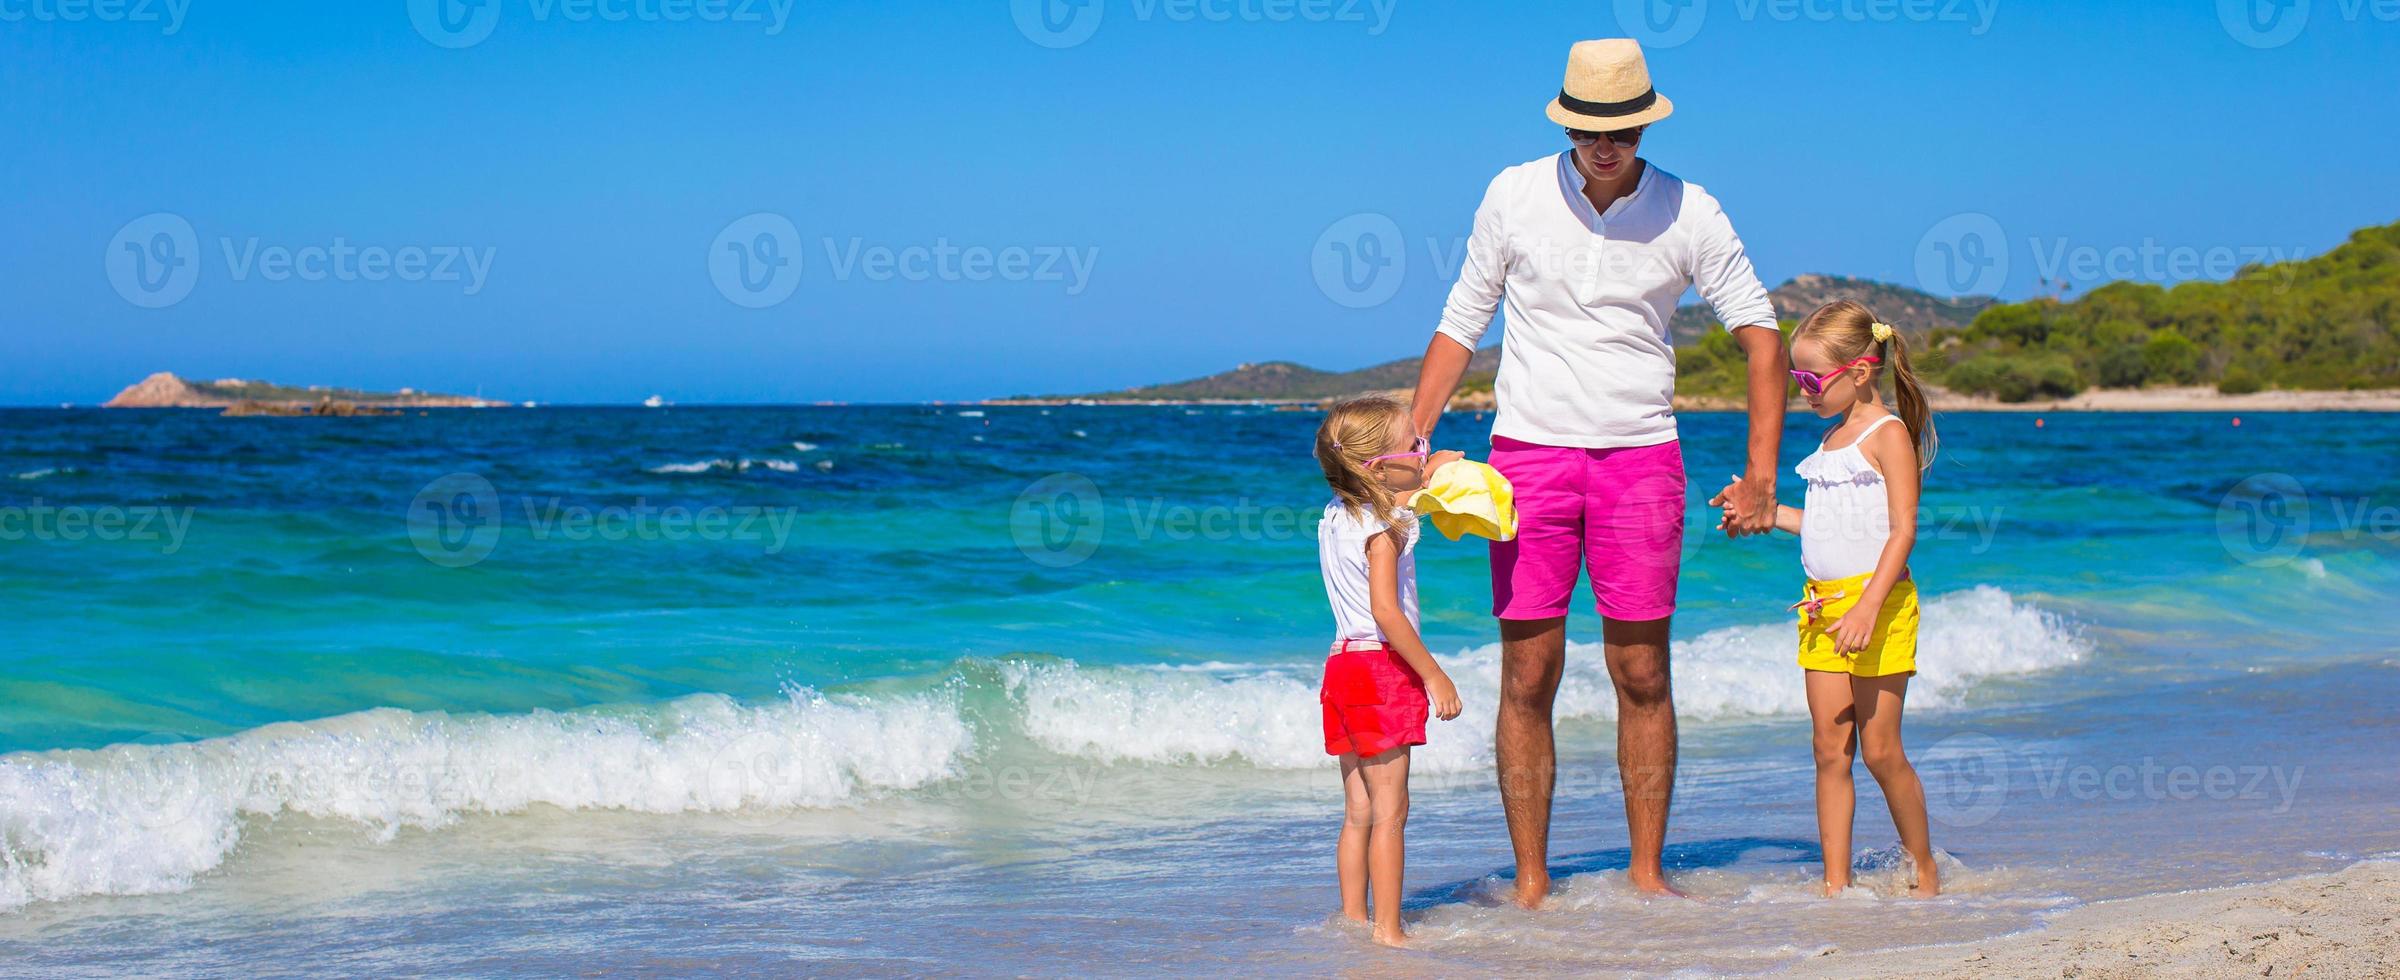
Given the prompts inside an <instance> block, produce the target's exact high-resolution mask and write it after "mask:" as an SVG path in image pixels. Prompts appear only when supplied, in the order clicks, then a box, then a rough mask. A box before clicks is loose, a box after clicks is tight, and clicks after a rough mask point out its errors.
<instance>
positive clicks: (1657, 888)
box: [1626, 871, 1691, 898]
mask: <svg viewBox="0 0 2400 980" xmlns="http://www.w3.org/2000/svg"><path fill="white" fill-rule="evenodd" d="M1626 877H1627V878H1628V879H1630V880H1631V881H1632V882H1633V887H1634V889H1635V890H1637V891H1640V892H1641V893H1642V894H1644V895H1661V896H1665V897H1667V898H1690V897H1691V896H1690V895H1686V894H1684V893H1682V892H1680V891H1677V890H1675V886H1673V885H1670V884H1667V876H1666V875H1663V874H1658V873H1655V872H1639V871H1635V872H1628V873H1627V875H1626Z"/></svg>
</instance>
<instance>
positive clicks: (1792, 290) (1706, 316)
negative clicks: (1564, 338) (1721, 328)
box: [1667, 272, 1998, 347]
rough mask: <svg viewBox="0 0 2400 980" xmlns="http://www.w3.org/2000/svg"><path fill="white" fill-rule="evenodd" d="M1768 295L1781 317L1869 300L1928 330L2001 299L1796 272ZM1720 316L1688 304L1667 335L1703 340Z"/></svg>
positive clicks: (1961, 320) (1966, 318) (1886, 313)
mask: <svg viewBox="0 0 2400 980" xmlns="http://www.w3.org/2000/svg"><path fill="white" fill-rule="evenodd" d="M1767 299H1768V301H1769V302H1772V303H1774V304H1775V317H1776V319H1779V320H1798V319H1800V318H1802V317H1805V316H1807V315H1809V314H1810V313H1814V312H1816V309H1817V307H1820V306H1823V305H1825V304H1827V303H1831V302H1833V301H1835V300H1843V299H1846V300H1850V301H1851V302H1854V303H1863V304H1866V307H1867V308H1868V309H1870V310H1874V311H1875V315H1876V316H1879V317H1882V318H1883V319H1884V320H1885V321H1886V322H1889V323H1893V324H1896V325H1899V326H1902V327H1906V328H1908V329H1910V330H1914V331H1918V332H1923V331H1927V330H1931V329H1934V328H1936V327H1963V326H1966V325H1967V324H1969V323H1972V322H1974V320H1975V315H1976V314H1978V313H1981V312H1983V311H1984V310H1986V309H1989V308H1991V307H1992V305H1993V304H1995V303H1997V302H1998V301H1997V300H1995V299H1993V298H1992V297H1989V296H1962V297H1959V298H1958V299H1955V300H1948V299H1943V298H1941V297H1939V296H1935V295H1933V294H1931V293H1927V292H1924V291H1921V290H1916V289H1910V288H1908V287H1906V286H1895V285H1892V284H1891V283H1888V282H1877V281H1875V280H1873V279H1853V278H1851V277H1849V276H1826V275H1818V274H1816V273H1813V272H1812V273H1809V274H1807V275H1801V276H1794V277H1793V278H1792V280H1791V281H1790V282H1787V283H1784V284H1783V285H1781V286H1777V287H1775V288H1774V289H1771V290H1768V291H1767ZM1717 326H1718V325H1717V314H1716V311H1715V310H1712V309H1710V308H1709V306H1708V304H1706V303H1690V304H1686V305H1684V306H1683V307H1681V308H1680V309H1677V310H1676V311H1675V316H1674V317H1673V318H1672V319H1670V320H1668V321H1667V333H1668V335H1669V336H1671V337H1673V338H1674V339H1675V345H1676V346H1678V347H1681V346H1683V345H1685V344H1689V343H1692V342H1693V341H1696V340H1699V339H1700V338H1701V337H1702V336H1703V335H1705V334H1707V333H1708V332H1709V331H1711V330H1715V329H1717Z"/></svg>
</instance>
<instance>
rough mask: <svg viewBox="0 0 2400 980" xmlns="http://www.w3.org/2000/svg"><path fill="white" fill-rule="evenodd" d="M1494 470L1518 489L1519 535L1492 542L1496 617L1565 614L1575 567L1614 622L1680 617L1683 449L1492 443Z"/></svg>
mask: <svg viewBox="0 0 2400 980" xmlns="http://www.w3.org/2000/svg"><path fill="white" fill-rule="evenodd" d="M1492 468H1493V469H1496V470H1499V471H1500V475H1502V476H1505V477H1508V482H1509V483H1510V485H1512V486H1514V487H1515V488H1516V492H1517V538H1516V540H1514V541H1495V542H1493V543H1492V615H1494V616H1497V617H1499V618H1501V619H1552V618H1556V617H1559V616H1564V615H1566V614H1567V604H1568V602H1569V601H1570V600H1571V599H1572V598H1573V597H1574V594H1575V574H1576V569H1577V566H1579V565H1580V566H1582V567H1583V568H1585V569H1589V570H1590V571H1591V573H1592V602H1593V605H1595V606H1596V607H1598V609H1599V611H1600V615H1602V616H1605V617H1607V618H1609V619H1617V620H1627V621H1640V620H1650V619H1665V618H1667V617H1668V616H1670V615H1673V614H1674V612H1675V576H1676V574H1677V572H1679V571H1680V570H1681V566H1682V563H1683V505H1684V477H1683V445H1682V444H1681V443H1679V442H1662V443H1659V444H1658V445H1655V446H1631V447H1626V448H1621V449H1575V448H1571V447H1564V446H1543V445H1537V444H1535V443H1530V442H1518V441H1517V440H1515V439H1509V438H1505V437H1501V436H1494V437H1492Z"/></svg>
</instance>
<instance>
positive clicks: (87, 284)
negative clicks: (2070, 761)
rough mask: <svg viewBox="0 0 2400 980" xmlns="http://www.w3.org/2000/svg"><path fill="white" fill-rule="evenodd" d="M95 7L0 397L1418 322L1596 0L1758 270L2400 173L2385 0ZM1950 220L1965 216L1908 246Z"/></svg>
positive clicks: (991, 371) (2275, 229) (2399, 111)
mask: <svg viewBox="0 0 2400 980" xmlns="http://www.w3.org/2000/svg"><path fill="white" fill-rule="evenodd" d="M125 2H126V3H127V4H128V5H129V6H127V7H125V8H122V9H119V8H113V7H110V8H103V9H102V10H100V11H95V10H94V9H93V8H92V7H91V6H89V5H88V4H87V3H85V2H84V0H0V85H4V86H5V90H6V91H7V92H8V97H7V99H5V100H4V101H0V133H4V134H5V136H4V148H0V180H4V181H5V183H6V185H7V186H8V188H9V189H10V190H11V193H10V195H9V197H10V200H9V202H8V205H7V218H6V220H5V222H0V284H4V285H0V288H4V289H5V293H6V295H7V299H8V302H7V304H6V306H5V308H4V309H0V329H4V330H5V333H6V336H7V338H8V341H9V342H8V344H7V358H6V367H5V368H0V403H8V404H55V403H59V402H76V403H84V404H89V403H92V402H95V401H98V400H101V399H104V398H106V397H107V396H108V395H110V394H112V393H113V392H114V391H115V390H116V389H117V388H119V387H122V386H123V385H125V384H127V383H130V382H131V381H133V380H135V379H138V378H140V377H141V376H143V375H145V374H147V373H149V372H151V371H155V370H174V371H177V372H179V373H183V374H185V375H187V376H193V377H204V378H213V377H221V376H229V375H231V376H242V377H254V378H268V379H274V380H281V381H288V382H295V383H326V384H344V385H357V386H366V387H382V388H391V387H399V386H403V385H409V386H415V387H419V388H427V389H435V390H451V391H468V392H473V391H478V390H480V391H482V392H484V393H486V394H489V395H492V396H496V397H506V398H512V399H535V400H540V401H544V402H627V401H633V400H637V399H639V398H641V397H643V396H645V395H649V394H652V393H658V394H663V395H665V396H666V397H668V398H670V399H674V400H677V401H683V402H702V401H727V402H751V401H767V402H792V401H811V400H819V399H840V400H862V401H891V400H921V399H942V398H972V397H985V396H994V395H1006V394H1012V393H1021V392H1058V391H1080V390H1095V389H1105V388H1113V387H1120V386H1124V385H1130V384H1137V383H1145V382H1150V381H1159V380H1171V379H1177V378H1183V377H1189V376H1194V375H1199V374H1205V373H1209V372H1212V371H1217V370H1222V369H1224V368H1227V367H1230V366H1232V365H1233V364H1235V363H1237V362H1241V361H1252V360H1267V359H1289V360H1296V361H1300V362H1302V363H1306V364H1311V365H1316V366H1320V367H1326V368H1349V367H1355V366H1360V365H1364V364H1368V363H1373V362H1376V361H1381V360H1385V359H1388V358H1392V357H1398V356H1403V355H1408V354H1413V353H1415V352H1416V351H1418V350H1420V349H1421V348H1422V346H1423V344H1424V341H1425V338H1426V337H1427V336H1428V334H1429V332H1430V331H1431V329H1432V325H1433V322H1434V319H1435V317H1436V315H1437V313H1438V311H1439V308H1440V304H1441V300H1442V296H1443V293H1444V291H1445V290H1446V289H1447V287H1448V284H1449V280H1450V277H1451V276H1452V275H1453V274H1454V273H1455V271H1456V270H1455V263H1456V254H1457V245H1458V242H1459V241H1460V240H1461V237H1462V236H1463V235H1464V234H1465V232H1466V229H1467V225H1468V219H1469V217H1470V215H1471V213H1472V211H1473V208H1474V205H1475V202H1476V200H1477V199H1478V197H1479V196H1480V194H1481V191H1482V188H1483V186H1484V183H1485V182H1486V181H1487V180H1488V179H1489V178H1490V177H1491V175H1492V174H1493V173H1495V172H1497V171H1498V170H1499V169H1500V168H1502V167H1505V166H1507V165H1509V164H1513V163H1517V162H1520V161H1523V160H1527V159H1531V158H1533V157H1536V156H1539V155H1542V154H1545V153H1549V152H1553V151H1555V150H1556V149H1557V148H1559V147H1560V146H1561V145H1562V140H1561V137H1560V134H1559V132H1558V130H1557V128H1556V127H1554V126H1553V125H1551V124H1550V123H1549V122H1548V121H1547V120H1546V119H1544V118H1543V117H1542V115H1541V108H1542V104H1543V102H1544V101H1545V100H1546V99H1547V98H1548V97H1549V96H1550V95H1551V94H1553V93H1554V92H1555V91H1556V89H1557V87H1558V80H1559V76H1560V72H1561V68H1562V65H1563V59H1564V56H1565V52H1566V48H1567V46H1568V45H1569V44H1570V43H1571V42H1573V41H1574V40H1576V39H1579V38H1586V37H1603V36H1623V35H1632V36H1636V37H1640V38H1644V39H1646V40H1647V41H1649V42H1650V59H1651V67H1652V71H1653V73H1654V76H1655V77H1656V79H1657V82H1658V85H1659V88H1660V90H1661V91H1663V92H1664V93H1666V94H1667V95H1668V96H1669V97H1671V98H1673V99H1674V100H1675V101H1676V104H1677V112H1676V115H1675V116H1674V118H1672V119H1671V120H1669V121H1667V122H1665V123H1662V124H1660V125H1659V126H1657V127H1654V128H1653V129H1652V130H1651V138H1650V139H1649V140H1648V141H1647V142H1646V143H1645V145H1644V147H1643V153H1644V156H1646V157H1648V158H1650V159H1651V160H1653V161H1654V162H1656V163H1657V164H1659V165H1660V166H1663V167H1665V168H1666V169H1668V170H1671V171H1673V172H1675V173H1677V174H1679V175H1681V176H1683V177H1685V178H1687V179H1690V180H1693V181H1696V182H1699V183H1701V184H1704V185H1706V186H1707V187H1708V188H1709V189H1710V190H1711V191H1713V192H1714V193H1715V194H1716V195H1717V196H1718V197H1719V198H1720V199H1722V200H1723V201H1724V202H1725V205H1726V207H1727V209H1728V211H1729V213H1730V214H1731V215H1732V216H1733V219H1734V221H1735V224H1736V226H1737V227H1738V228H1739V229H1740V230H1741V231H1742V233H1743V235H1744V237H1745V238H1746V239H1747V240H1748V242H1749V246H1750V251H1751V255H1752V258H1753V259H1754V260H1755V261H1756V263H1757V265H1758V268H1759V270H1760V273H1761V275H1762V276H1763V277H1764V278H1765V279H1766V280H1767V281H1768V284H1769V285H1773V284H1775V283H1778V282H1781V281H1783V280H1784V279H1787V278H1789V277H1791V276H1793V275H1796V274H1799V273H1803V272H1831V273H1839V274H1846V275H1857V276H1868V277H1873V278H1880V279H1887V280H1891V281H1894V282H1901V283H1906V284H1910V285H1920V286H1924V287H1926V288H1932V289H1936V290H1937V291H1948V288H1946V287H1945V286H1944V285H1943V284H1942V283H1940V282H1932V281H1927V279H1928V276H1929V275H1931V273H1929V272H1928V271H1927V270H1929V269H1937V268H1938V269H1947V270H1948V275H1949V278H1951V279H1952V280H1953V282H1952V285H1953V286H1956V285H1960V284H1964V285H1969V286H1983V287H1996V288H1997V290H1998V291H1999V292H2000V293H2002V294H2003V295H2007V296H2011V297H2017V296H2025V295H2029V294H2032V293H2033V292H2035V291H2036V289H2037V288H2039V287H2038V286H2037V282H2036V280H2037V278H2038V277H2040V276H2041V275H2042V274H2043V273H2045V272H2048V271H2053V270H2055V271H2057V272H2060V273H2062V274H2065V275H2066V276H2067V277H2068V278H2069V279H2070V280H2072V281H2073V282H2074V284H2075V285H2076V286H2077V287H2079V288H2082V287H2088V286H2090V285H2095V284H2097V283H2098V282H2101V281H2106V279H2108V278H2115V277H2117V276H2120V275H2130V276H2132V277H2135V278H2152V279H2170V280H2171V279H2179V278H2189V277H2193V276H2203V275H2208V274H2210V272H2211V270H2212V269H2218V268H2220V267H2222V266H2223V264H2224V263H2225V262H2229V261H2241V260H2248V259H2254V258H2275V257H2288V256H2290V255H2305V254H2316V253H2318V252H2322V251H2324V250H2325V249H2327V248H2330V247H2332V246H2333V245H2335V244H2338V243H2339V242H2340V241H2341V240H2342V238H2343V237H2344V236H2345V235H2346V234H2347V233H2348V232H2349V231H2350V230H2351V229H2353V228H2356V227H2359V226H2362V225H2367V224H2378V223H2384V222H2389V221H2392V220H2394V219H2395V218H2400V167H2395V166H2394V165H2393V164H2392V161H2393V160H2394V159H2396V158H2400V104H2396V103H2400V100H2394V99H2392V98H2390V97H2389V93H2391V92H2393V91H2395V90H2400V23H2393V22H2391V21H2389V20H2386V19H2383V16H2382V15H2384V14H2388V13H2389V11H2385V10H2382V9H2381V8H2378V7H2377V6H2376V5H2375V4H2373V3H2372V2H2366V0H2282V6H2280V7H2277V6H2270V5H2264V4H2262V5H2260V6H2257V7H2254V8H2247V9H2246V4H2247V3H2248V0H2227V2H2226V3H2223V4H2212V3H2207V2H2196V3H2175V4H2165V3H2147V2H2144V3H2132V2H2123V3H2109V4H2064V3H2061V4H2048V3H2030V2H2011V0H1982V2H1981V4H1980V5H1978V4H1977V3H1975V2H1972V0H1959V2H1955V3H1954V2H1952V0H1907V2H1903V0H1782V2H1778V0H1682V3H1681V5H1680V6H1669V5H1667V4H1665V3H1663V2H1661V0H1625V2H1624V3H1610V2H1583V3H1573V4H1558V5H1546V4H1542V5H1537V4H1530V3H1524V4H1519V3H1468V2H1457V3H1439V4H1437V3H1427V2H1410V0H1380V2H1375V0H1356V2H1353V0H1083V2H1082V4H1081V5H1080V6H1076V5H1067V4H1063V3H1059V4H1054V5H1051V6H1048V7H1044V6H1040V5H1039V4H1042V3H1044V2H1046V0H1022V2H1018V3H1011V2H1008V0H988V2H955V3H939V4H937V3H911V2H883V3H869V2H839V3H828V2H811V0H711V2H706V3H703V2H699V0H481V2H482V3H483V4H484V6H481V7H466V6H457V5H454V4H456V0H440V3H437V2H436V0H375V2H365V0H361V2H342V3H324V2H318V3H301V2H289V3H282V2H245V3H232V2H227V0H125ZM1644 3H1649V4H1651V6H1650V8H1649V10H1648V11H1647V14H1646V15H1645V12H1644V11H1643V9H1642V4H1644ZM442 4H453V6H442ZM2387 6H2388V5H2387ZM2094 8H2097V9H2094ZM1620 13H1625V14H1627V15H1629V17H1628V21H1627V22H1624V23H1621V22H1620V20H1619V14H1620ZM1361 215H1364V216H1365V217H1359V216H1361ZM1959 216H1964V217H1959ZM1362 234H1363V235H1366V236H1368V237H1375V238H1377V239H1378V240H1379V241H1388V242H1396V243H1398V245H1399V247H1398V249H1397V251H1399V252H1401V254H1402V258H1401V259H1400V261H1398V262H1394V263H1391V264H1389V265H1386V266H1385V267H1383V269H1384V271H1383V273H1382V275H1383V277H1384V278H1380V279H1376V280H1372V281H1371V283H1370V284H1369V285H1366V286H1363V287H1360V286H1356V285H1355V283H1356V282H1357V280H1355V279H1354V280H1351V284H1345V282H1344V280H1343V279H1342V278H1341V277H1340V275H1339V274H1338V272H1331V271H1329V270H1334V269H1335V268H1336V267H1335V266H1330V265H1328V264H1327V262H1328V256H1333V255H1335V254H1336V253H1333V252H1331V251H1330V250H1331V249H1333V248H1335V247H1336V246H1338V245H1340V244H1342V243H1343V242H1352V241H1355V242H1357V243H1359V244H1365V239H1364V238H1360V237H1359V236H1360V235H1362ZM1962 235H1965V236H1968V237H1974V238H1977V239H1978V240H1977V241H1976V242H1973V243H1970V244H1975V245H1977V246H1978V248H1979V251H1978V252H1976V253H1975V255H1974V256H1972V257H1976V258H1980V259H1981V261H1980V263H1978V264H1974V265H1968V266H1962V265H1958V264H1951V265H1947V266H1929V265H1928V264H1927V262H1928V261H1931V259H1930V258H1929V257H1934V256H1939V257H1940V258H1941V260H1942V261H1949V260H1950V259H1951V258H1952V256H1954V255H1955V254H1956V249H1957V248H1958V246H1959V245H1960V243H1961V242H1962V241H1964V240H1965V239H1963V238H1961V237H1960V236H1962ZM762 236H763V237H762ZM1987 245H1988V246H1989V247H1985V246H1987ZM1995 253H1997V254H1995ZM777 259H780V260H781V262H782V264H781V265H780V266H778V265H773V264H771V262H772V260H777ZM1961 269H1964V270H1966V272H1965V273H1964V274H1962V273H1961V272H1960V271H1959V270H1961ZM1319 273H1329V274H1326V275H1320V274H1319ZM177 275H180V276H181V277H182V278H180V279H178V278H177ZM778 276H780V278H778Z"/></svg>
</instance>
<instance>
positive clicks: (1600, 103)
mask: <svg viewBox="0 0 2400 980" xmlns="http://www.w3.org/2000/svg"><path fill="white" fill-rule="evenodd" d="M1674 111H1675V103H1672V102H1669V101H1667V97H1666V96H1663V95H1660V94H1658V90H1657V89H1654V88H1651V87H1650V66H1649V65H1648V64H1646V63H1644V62H1643V61H1642V46H1641V44H1640V42H1637V41H1634V40H1632V39H1630V38H1622V37H1612V38H1608V39H1606V40H1600V41H1577V42H1575V46H1574V47H1573V48H1570V49H1568V50H1567V81H1566V84H1565V85H1564V86H1563V87H1561V88H1560V89H1559V92H1558V98H1555V99H1552V100H1550V121H1552V122H1555V123H1557V124H1559V125H1561V126H1565V127H1567V128H1568V129H1582V130H1590V131H1592V132H1602V133H1604V132H1608V131H1610V130H1616V129H1632V128H1633V127H1635V126H1647V125H1650V124H1651V123H1654V122H1657V121H1659V120H1661V119H1665V118H1667V114H1668V113H1671V112H1674Z"/></svg>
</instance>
